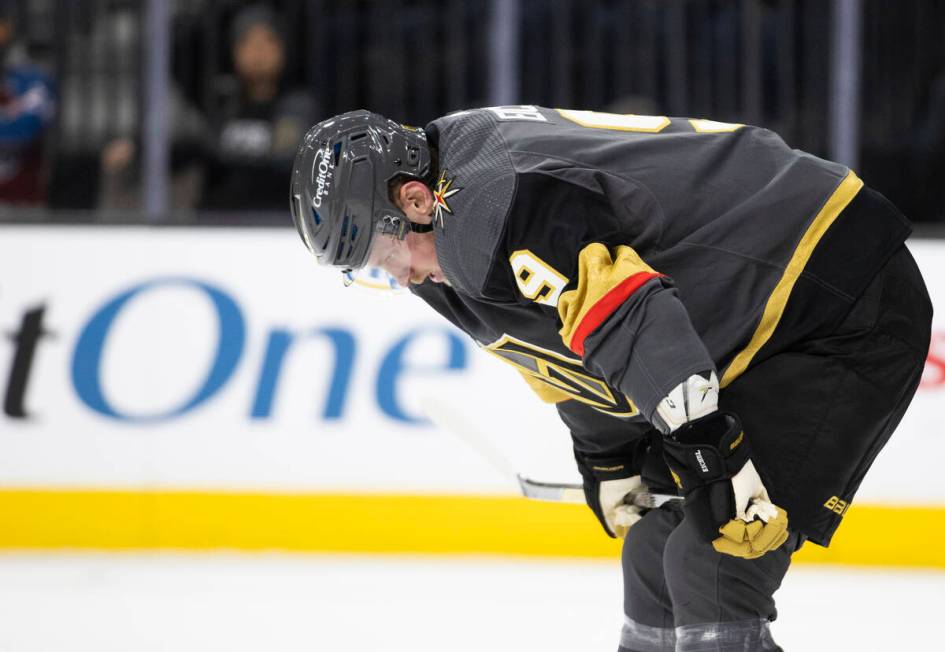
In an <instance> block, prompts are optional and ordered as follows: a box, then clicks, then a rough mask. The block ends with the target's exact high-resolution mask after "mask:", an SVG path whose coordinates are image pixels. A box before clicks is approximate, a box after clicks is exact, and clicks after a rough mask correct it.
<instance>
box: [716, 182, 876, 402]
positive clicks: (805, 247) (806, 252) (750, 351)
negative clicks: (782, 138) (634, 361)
mask: <svg viewBox="0 0 945 652" xmlns="http://www.w3.org/2000/svg"><path fill="white" fill-rule="evenodd" d="M862 187H863V182H862V181H861V180H860V178H859V177H857V176H856V174H854V173H853V171H852V170H851V171H850V172H849V173H848V174H847V176H846V177H845V178H844V179H843V181H841V182H840V185H839V186H838V187H837V189H836V190H835V191H834V192H833V194H832V195H830V198H829V199H827V202H826V203H825V204H824V205H823V207H822V208H821V209H820V212H819V213H817V216H816V217H815V218H814V221H813V222H811V225H810V226H809V227H808V228H807V231H806V232H805V233H804V236H803V237H802V238H801V241H800V243H799V244H798V245H797V249H795V250H794V255H793V256H791V260H790V261H789V262H788V264H787V267H785V269H784V274H782V275H781V280H779V281H778V284H777V285H775V286H774V290H773V291H772V292H771V295H770V296H769V297H768V302H767V304H765V309H764V312H763V313H762V315H761V321H760V322H759V323H758V327H757V328H756V329H755V332H754V334H753V335H752V336H751V340H750V341H749V342H748V346H746V347H745V348H744V349H742V350H741V351H740V352H739V353H738V354H737V355H736V356H735V357H734V358H733V359H732V361H731V363H729V365H728V367H727V368H726V369H725V373H724V374H723V375H722V380H721V381H720V382H719V386H720V387H726V386H727V385H729V384H731V383H732V381H734V380H735V379H736V378H738V377H739V376H741V375H742V374H743V373H744V372H745V370H746V369H748V365H749V364H751V361H752V359H753V358H754V357H755V355H756V354H757V353H758V351H760V350H761V347H763V346H764V345H765V343H766V342H767V341H768V340H769V339H771V336H772V335H773V334H774V330H775V329H776V328H777V327H778V323H779V322H780V321H781V317H782V315H784V310H785V308H786V307H787V302H788V299H790V298H791V291H792V290H793V289H794V284H795V283H796V282H797V279H798V278H799V277H800V275H801V273H802V272H803V271H804V268H805V267H806V266H807V261H808V260H810V257H811V254H812V253H813V252H814V248H815V247H816V246H817V243H819V242H820V240H821V238H823V237H824V234H825V233H826V232H827V229H829V228H830V225H831V224H833V223H834V221H835V220H836V219H837V217H839V216H840V213H842V212H843V209H844V208H846V207H847V204H849V203H850V202H851V201H852V200H853V198H854V197H855V196H856V194H857V193H858V192H859V191H860V188H862Z"/></svg>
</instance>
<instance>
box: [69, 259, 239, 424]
mask: <svg viewBox="0 0 945 652" xmlns="http://www.w3.org/2000/svg"><path fill="white" fill-rule="evenodd" d="M162 285H184V286H188V287H192V288H196V289H198V290H200V291H201V292H204V293H205V294H206V295H207V296H208V297H209V298H210V300H211V301H212V302H213V306H214V308H215V309H216V312H217V320H218V322H219V327H220V328H219V335H218V337H217V352H216V356H215V357H214V359H213V364H212V365H211V366H210V370H209V371H208V372H207V377H206V379H205V380H204V382H203V384H202V385H201V386H200V389H199V390H198V391H197V392H196V393H195V394H194V396H192V397H191V398H190V399H189V400H187V401H185V402H184V403H183V404H182V405H180V406H179V407H177V408H175V409H173V410H170V411H169V412H164V413H158V414H122V413H119V412H118V411H116V410H115V409H114V408H113V407H112V406H111V405H110V404H109V402H108V400H107V399H106V398H105V394H104V393H103V391H102V379H101V364H102V351H103V349H104V348H105V338H106V337H107V336H108V332H109V329H110V328H111V326H112V322H114V321H115V317H117V316H118V313H119V312H121V309H122V308H124V306H125V304H127V303H128V302H129V301H130V300H131V299H133V298H134V297H135V296H137V295H139V294H141V293H143V292H145V291H147V290H150V289H153V288H155V287H159V286H162ZM245 339H246V328H245V325H244V322H243V315H242V313H241V312H240V309H239V306H237V305H236V302H235V301H233V299H232V298H231V297H230V296H229V295H227V294H226V293H225V292H223V291H222V290H220V289H218V288H215V287H213V286H212V285H208V284H206V283H201V282H200V281H196V280H193V279H188V278H165V279H157V280H153V281H147V282H145V283H141V284H139V285H136V286H134V287H132V288H131V289H130V290H126V291H125V292H123V293H121V294H119V295H118V296H117V297H115V298H114V299H112V300H111V301H109V302H108V303H106V304H105V305H104V306H102V307H101V308H99V310H98V311H97V312H96V313H95V314H94V315H92V319H91V320H89V323H88V324H86V326H85V328H84V329H83V330H82V333H81V334H80V335H79V340H78V342H76V346H75V352H74V353H73V356H72V384H73V386H74V387H75V390H76V393H77V394H78V395H79V398H80V399H81V400H82V402H83V403H85V404H86V405H87V406H88V407H89V408H91V409H92V410H95V411H96V412H98V413H100V414H103V415H105V416H108V417H111V418H113V419H119V420H122V421H139V422H140V421H161V420H164V419H171V418H174V417H178V416H180V415H182V414H184V413H186V412H189V411H190V410H192V409H194V408H195V407H197V406H198V405H200V404H201V403H203V402H204V401H206V400H207V399H208V398H210V397H211V396H213V395H214V394H215V393H216V392H217V391H218V390H219V389H220V388H221V387H222V386H223V385H224V383H226V381H227V380H229V378H230V375H231V374H232V373H233V370H234V369H235V368H236V364H237V363H238V362H239V359H240V355H242V353H243V342H244V340H245Z"/></svg>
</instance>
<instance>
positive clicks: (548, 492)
mask: <svg viewBox="0 0 945 652" xmlns="http://www.w3.org/2000/svg"><path fill="white" fill-rule="evenodd" d="M424 408H425V410H426V413H427V416H429V417H430V420H431V421H433V423H434V424H436V425H437V426H439V427H440V428H441V429H443V430H446V431H448V432H451V433H453V434H454V435H456V436H457V437H459V438H460V439H462V440H463V442H465V444H466V445H467V446H468V447H469V448H472V449H473V450H474V451H476V453H478V454H479V456H480V457H481V458H482V459H484V460H486V461H487V462H489V464H490V465H491V466H492V468H494V469H495V470H496V471H498V472H499V473H501V474H502V475H503V476H505V477H506V478H509V479H510V480H511V479H512V478H515V480H516V481H517V487H518V490H519V491H520V492H521V494H522V495H523V496H525V497H526V498H531V499H532V500H545V501H551V502H558V503H575V504H579V505H583V504H585V499H584V488H583V487H582V486H581V485H580V484H572V483H567V482H538V481H537V480H532V479H530V478H526V477H525V476H523V475H522V474H521V473H518V472H517V471H516V470H515V467H514V466H513V465H512V463H511V462H510V461H509V460H508V458H507V457H506V456H505V455H503V454H502V453H501V452H499V451H498V450H497V449H496V448H495V447H494V446H492V444H490V443H489V440H488V439H486V437H485V436H484V435H483V434H482V433H481V432H480V431H479V430H478V429H477V428H476V427H474V426H473V425H472V424H470V423H469V421H467V420H466V419H465V418H464V417H463V415H462V414H461V413H460V411H459V410H458V409H456V408H453V407H450V405H449V401H445V400H443V399H442V398H432V397H431V398H428V399H427V400H425V401H424ZM672 500H682V497H681V496H675V495H673V494H656V493H651V492H650V491H648V490H647V489H646V488H645V487H642V488H640V489H638V490H636V491H632V492H630V493H629V494H627V496H626V497H625V498H624V502H625V503H627V504H628V505H636V506H637V507H642V508H644V509H655V508H657V507H659V506H661V505H664V504H666V503H668V502H670V501H672Z"/></svg>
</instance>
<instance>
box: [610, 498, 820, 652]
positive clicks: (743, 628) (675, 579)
mask: <svg viewBox="0 0 945 652" xmlns="http://www.w3.org/2000/svg"><path fill="white" fill-rule="evenodd" d="M801 542H802V540H801V537H800V535H798V534H796V533H792V534H791V535H790V536H789V537H788V540H787V541H786V542H785V543H784V545H782V546H781V547H780V548H778V549H777V550H774V551H772V552H769V553H767V554H765V555H762V556H761V557H759V558H757V559H750V560H749V559H741V558H739V557H732V556H730V555H723V554H721V553H718V552H716V551H715V549H713V548H712V546H711V545H710V544H707V543H704V542H702V541H700V540H699V539H698V538H697V536H696V533H695V531H694V530H693V529H692V527H691V526H690V524H689V523H688V522H686V521H683V514H682V509H681V508H680V507H678V506H677V505H676V504H670V505H665V506H663V507H662V508H660V509H655V510H652V511H650V512H648V513H647V514H646V515H645V516H644V517H643V519H642V520H641V521H640V522H638V523H637V524H636V525H634V526H633V528H632V529H631V530H630V532H629V534H628V535H627V539H626V541H625V542H624V546H623V581H624V614H625V618H624V626H623V631H622V632H621V637H620V647H619V648H618V652H672V651H674V650H675V651H678V652H734V651H735V650H738V651H739V652H742V651H749V650H780V649H781V648H779V647H778V646H777V645H776V644H775V642H774V640H773V639H772V638H771V632H770V631H769V627H768V626H769V623H770V622H771V621H773V620H774V619H775V617H776V616H777V610H776V609H775V607H774V598H773V595H774V592H775V591H776V590H777V589H778V587H779V586H780V585H781V580H782V578H783V577H784V574H785V573H786V572H787V569H788V566H789V565H790V563H791V553H792V552H794V551H795V550H796V549H797V548H799V547H800V544H801Z"/></svg>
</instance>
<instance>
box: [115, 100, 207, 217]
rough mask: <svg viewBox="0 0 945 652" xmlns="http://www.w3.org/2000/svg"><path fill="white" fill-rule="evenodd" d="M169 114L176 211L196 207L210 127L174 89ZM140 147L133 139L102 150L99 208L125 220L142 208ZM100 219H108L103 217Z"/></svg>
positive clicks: (125, 138) (119, 140)
mask: <svg viewBox="0 0 945 652" xmlns="http://www.w3.org/2000/svg"><path fill="white" fill-rule="evenodd" d="M168 107H169V111H170V120H169V123H170V128H171V133H170V137H171V148H170V155H171V160H170V168H171V177H170V197H169V202H168V204H169V206H170V208H171V210H173V211H187V210H189V209H193V208H195V207H196V206H197V203H198V202H199V201H200V196H201V193H202V189H203V158H204V151H205V149H206V138H205V134H206V130H207V123H206V119H205V118H204V116H203V114H202V113H201V112H200V111H199V110H197V108H196V107H194V106H193V105H192V104H190V103H189V102H188V101H187V100H186V99H185V98H184V97H183V95H182V94H181V93H180V92H179V91H178V90H177V88H176V87H175V86H173V85H172V86H171V93H170V96H169V98H168ZM141 149H142V148H141V147H140V143H139V139H138V138H137V137H136V136H133V135H123V136H119V137H117V138H113V139H112V140H110V141H109V142H108V143H106V145H105V147H104V148H103V149H102V154H101V160H100V166H101V175H100V178H99V188H98V208H99V209H101V210H104V211H107V212H111V214H112V216H114V217H117V218H118V219H121V220H125V219H127V217H128V211H131V210H138V209H140V208H141V207H142V188H141V154H142V151H141ZM101 219H106V220H107V219H108V216H103V217H102V218H101Z"/></svg>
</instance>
